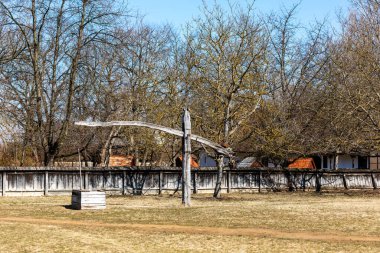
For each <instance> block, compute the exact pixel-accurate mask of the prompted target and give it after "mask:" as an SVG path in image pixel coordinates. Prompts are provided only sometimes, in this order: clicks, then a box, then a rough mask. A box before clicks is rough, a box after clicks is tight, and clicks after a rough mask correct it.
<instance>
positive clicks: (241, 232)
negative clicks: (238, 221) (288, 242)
mask: <svg viewBox="0 0 380 253" xmlns="http://www.w3.org/2000/svg"><path fill="white" fill-rule="evenodd" d="M0 221H3V222H11V223H14V222H21V223H33V224H43V225H58V226H86V227H105V228H107V227H108V228H121V229H128V230H140V231H148V232H170V233H186V234H207V235H222V236H251V237H270V238H282V239H296V240H314V241H327V242H344V241H350V242H380V238H379V237H375V236H357V235H345V234H341V233H334V234H332V233H323V234H321V233H314V232H287V231H279V230H273V229H264V228H223V227H203V226H202V227H201V226H181V225H158V224H157V225H156V224H115V223H103V222H94V221H73V220H54V219H34V218H20V217H0Z"/></svg>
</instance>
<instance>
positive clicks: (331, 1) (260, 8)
mask: <svg viewBox="0 0 380 253" xmlns="http://www.w3.org/2000/svg"><path fill="white" fill-rule="evenodd" d="M205 1H206V3H207V4H209V5H212V4H213V2H214V0H205ZM217 2H218V3H219V4H221V5H222V6H225V7H227V6H228V0H217ZM231 2H232V3H235V2H241V3H242V5H244V3H245V2H246V1H245V0H240V1H239V0H231ZM298 2H300V0H256V2H255V4H254V6H255V7H256V11H257V12H258V13H262V14H269V13H270V12H271V11H274V12H277V11H279V10H280V9H281V8H284V7H285V8H286V7H288V8H290V7H291V6H292V5H294V4H296V3H298ZM201 5H202V0H128V6H129V8H131V9H132V10H134V11H139V13H140V14H143V15H144V16H145V21H146V22H148V23H149V24H156V25H161V24H167V23H169V24H172V25H174V26H175V27H177V28H181V27H182V26H183V25H185V24H186V22H189V21H191V20H192V18H193V17H197V16H198V15H199V14H200V8H199V7H200V6H201ZM349 6H350V4H349V0H302V1H301V3H300V5H299V7H298V10H297V19H298V21H299V22H300V23H301V24H303V25H306V26H307V25H308V24H310V23H312V22H314V21H315V20H319V21H322V20H323V19H324V18H327V19H328V20H329V22H330V23H331V25H332V26H333V27H334V28H337V27H338V18H337V15H336V14H337V13H338V12H340V11H342V12H343V13H345V12H347V9H348V7H349Z"/></svg>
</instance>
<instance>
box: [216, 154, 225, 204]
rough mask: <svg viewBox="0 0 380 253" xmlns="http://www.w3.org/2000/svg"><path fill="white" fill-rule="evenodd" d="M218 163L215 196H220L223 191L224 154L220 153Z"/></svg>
mask: <svg viewBox="0 0 380 253" xmlns="http://www.w3.org/2000/svg"><path fill="white" fill-rule="evenodd" d="M216 164H217V166H218V174H217V177H216V185H215V190H214V198H220V197H221V192H222V178H223V166H224V156H223V155H218V158H217V159H216Z"/></svg>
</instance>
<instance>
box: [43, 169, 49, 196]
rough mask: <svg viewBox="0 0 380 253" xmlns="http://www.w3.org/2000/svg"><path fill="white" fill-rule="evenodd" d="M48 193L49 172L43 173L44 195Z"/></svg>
mask: <svg viewBox="0 0 380 253" xmlns="http://www.w3.org/2000/svg"><path fill="white" fill-rule="evenodd" d="M48 191H49V172H48V171H45V176H44V195H45V196H46V195H48Z"/></svg>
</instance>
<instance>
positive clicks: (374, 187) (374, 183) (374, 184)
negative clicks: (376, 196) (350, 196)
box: [371, 173, 377, 190]
mask: <svg viewBox="0 0 380 253" xmlns="http://www.w3.org/2000/svg"><path fill="white" fill-rule="evenodd" d="M371 180H372V186H373V189H374V190H376V189H377V184H376V180H375V177H374V175H373V173H371Z"/></svg>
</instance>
